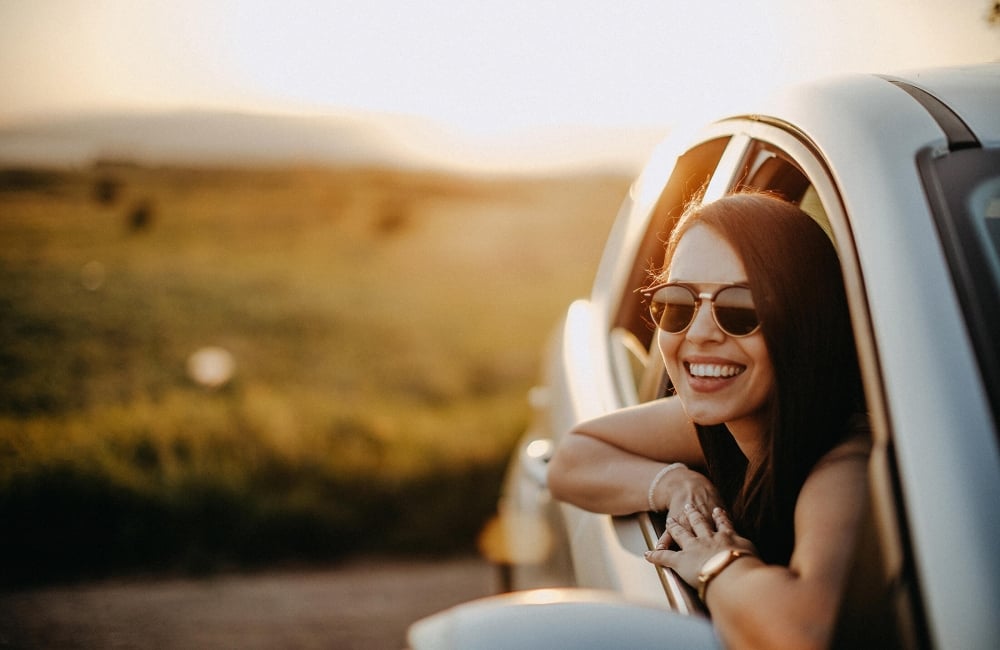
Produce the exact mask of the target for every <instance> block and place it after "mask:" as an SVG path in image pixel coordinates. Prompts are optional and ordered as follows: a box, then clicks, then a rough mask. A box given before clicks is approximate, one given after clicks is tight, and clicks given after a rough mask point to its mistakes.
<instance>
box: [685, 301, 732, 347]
mask: <svg viewBox="0 0 1000 650" xmlns="http://www.w3.org/2000/svg"><path fill="white" fill-rule="evenodd" d="M725 336H726V335H725V333H724V332H723V331H722V330H721V329H719V326H718V325H717V324H716V323H715V319H714V318H712V303H710V302H709V301H707V300H702V301H701V303H699V305H698V309H696V310H695V313H694V319H693V320H692V321H691V325H690V326H689V327H688V329H687V338H688V340H689V341H692V342H695V343H699V342H702V341H721V340H722V339H724V338H725Z"/></svg>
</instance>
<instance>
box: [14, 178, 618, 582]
mask: <svg viewBox="0 0 1000 650" xmlns="http://www.w3.org/2000/svg"><path fill="white" fill-rule="evenodd" d="M627 180H628V179H624V178H618V177H612V176H598V175H594V176H586V175H580V176H565V177H556V178H533V179H492V180H491V179H470V178H463V177H452V176H444V175H435V174H430V173H417V172H403V171H388V170H376V169H319V168H295V169H289V168H281V169H181V168H148V167H140V166H135V165H127V164H97V165H94V166H93V167H89V168H86V169H74V170H18V169H8V170H0V242H2V248H0V521H3V522H4V529H5V531H4V534H3V535H0V558H2V559H0V576H3V578H0V581H4V582H7V583H24V582H36V581H48V580H65V579H74V578H81V577H94V576H101V575H107V574H109V573H121V572H134V571H150V570H153V571H159V570H196V571H198V570H213V569H216V568H218V567H222V566H248V565H259V564H263V563H274V562H286V561H326V560H331V559H336V558H339V557H343V556H344V555H345V554H349V553H382V552H404V553H447V552H452V551H456V550H466V549H470V548H472V547H473V546H474V540H475V537H476V534H477V532H478V530H479V528H480V527H481V525H482V524H483V522H484V521H485V520H486V519H487V518H488V517H489V515H490V514H491V512H492V510H493V507H494V505H495V502H496V496H497V489H498V487H499V482H500V476H501V473H502V471H503V467H504V465H505V463H506V460H507V456H508V454H509V452H510V450H511V447H512V445H513V443H514V441H515V440H516V438H517V437H518V435H519V434H520V433H521V431H522V430H523V428H524V426H525V423H526V417H527V408H526V402H525V392H526V391H527V389H528V388H529V387H530V386H531V383H532V381H533V380H534V378H535V373H536V370H537V360H538V353H539V350H540V348H541V346H542V344H543V342H544V340H545V338H546V336H547V335H548V334H549V332H550V330H551V328H552V326H553V325H554V323H555V322H556V320H557V319H558V318H559V316H560V314H561V312H562V310H563V309H564V308H565V306H566V304H567V303H568V302H569V301H570V300H571V299H573V298H574V297H577V296H579V295H582V294H584V293H585V292H586V291H587V289H588V287H589V284H590V281H591V279H592V275H593V271H594V269H595V266H596V263H597V259H598V257H599V254H600V249H601V246H602V244H603V240H604V237H605V236H606V234H607V231H608V228H609V227H610V224H611V220H612V219H613V216H614V214H615V212H616V210H617V206H618V204H619V203H620V201H621V199H622V198H623V196H624V194H625V192H626V190H627ZM206 346H214V347H219V348H222V349H224V350H226V351H227V352H228V353H229V354H231V356H232V359H233V360H234V362H235V372H234V374H233V376H232V378H231V380H230V381H228V382H227V383H226V384H225V385H223V386H220V387H217V388H206V387H204V386H201V385H199V384H198V383H196V382H195V381H193V380H192V378H191V376H190V375H189V373H188V371H187V363H188V359H189V358H190V356H191V355H192V354H193V353H195V352H196V351H197V350H199V349H201V348H204V347H206Z"/></svg>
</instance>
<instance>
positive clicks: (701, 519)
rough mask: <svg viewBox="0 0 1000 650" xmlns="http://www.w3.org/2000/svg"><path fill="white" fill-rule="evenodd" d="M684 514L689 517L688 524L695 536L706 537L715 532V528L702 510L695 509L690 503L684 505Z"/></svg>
mask: <svg viewBox="0 0 1000 650" xmlns="http://www.w3.org/2000/svg"><path fill="white" fill-rule="evenodd" d="M684 514H686V515H687V519H688V523H689V524H690V525H691V530H693V531H694V534H695V535H698V536H701V537H704V536H708V535H711V534H712V533H714V532H715V529H714V527H713V526H712V524H711V523H710V522H709V521H708V519H707V518H706V517H705V515H703V514H702V512H701V510H700V509H698V508H695V507H694V506H693V505H691V504H690V503H687V504H685V505H684Z"/></svg>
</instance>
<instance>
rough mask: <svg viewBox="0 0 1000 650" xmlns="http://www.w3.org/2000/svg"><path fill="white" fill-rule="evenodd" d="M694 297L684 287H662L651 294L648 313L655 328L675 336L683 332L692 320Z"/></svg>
mask: <svg viewBox="0 0 1000 650" xmlns="http://www.w3.org/2000/svg"><path fill="white" fill-rule="evenodd" d="M694 309H695V296H694V294H692V293H691V292H690V291H689V290H687V289H685V288H684V287H678V286H669V287H662V288H660V289H658V290H657V291H656V293H654V294H653V296H652V299H651V300H650V303H649V313H650V314H652V316H653V321H654V322H655V323H656V325H657V327H659V328H660V329H662V330H663V331H664V332H670V333H672V334H676V333H678V332H682V331H684V328H686V327H687V326H688V325H690V324H691V319H692V318H694Z"/></svg>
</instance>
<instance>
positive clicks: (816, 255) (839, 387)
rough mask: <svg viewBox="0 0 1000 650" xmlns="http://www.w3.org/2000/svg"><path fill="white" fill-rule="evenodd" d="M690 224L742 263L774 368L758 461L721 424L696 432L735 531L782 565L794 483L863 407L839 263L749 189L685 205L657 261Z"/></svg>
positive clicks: (779, 204) (772, 201) (792, 214)
mask: <svg viewBox="0 0 1000 650" xmlns="http://www.w3.org/2000/svg"><path fill="white" fill-rule="evenodd" d="M694 225H704V226H707V227H709V228H711V229H712V230H714V231H715V232H716V233H717V234H719V235H720V236H722V237H723V239H725V240H726V241H727V242H728V243H729V244H730V245H731V246H732V247H733V248H734V249H735V250H736V253H737V254H738V255H739V257H740V259H741V260H742V261H743V265H744V268H745V269H746V272H747V276H748V281H749V285H750V289H751V291H752V292H753V296H754V303H755V305H756V308H757V313H758V315H759V317H760V320H761V332H762V334H763V336H764V342H765V345H766V346H767V351H768V353H769V355H770V357H771V363H772V365H773V366H774V374H775V386H774V391H773V394H772V395H771V398H770V399H769V401H768V405H767V406H766V407H765V408H766V412H765V414H764V415H765V422H766V425H765V428H764V439H763V440H762V445H761V448H762V449H763V450H764V453H763V457H762V458H761V459H760V462H759V463H757V464H756V465H754V466H750V465H749V464H748V462H747V459H746V458H745V457H744V456H743V454H742V452H741V451H740V449H739V447H737V445H736V442H735V440H734V439H733V437H732V435H731V434H730V433H729V430H728V429H727V428H726V426H725V425H724V424H719V425H714V426H701V425H699V426H697V429H698V437H699V439H700V441H701V445H702V448H703V450H704V453H705V457H706V460H707V463H708V472H709V477H710V478H711V479H712V480H713V482H714V483H715V484H716V486H717V487H718V489H719V490H720V492H721V493H722V496H723V498H724V499H725V500H726V501H727V502H728V504H729V508H730V510H731V513H732V515H733V518H734V521H735V524H736V526H737V530H738V531H739V532H740V533H741V534H743V535H746V536H747V537H749V538H750V539H751V540H753V542H754V543H755V544H756V546H757V549H758V551H759V552H760V553H761V556H762V557H763V558H764V559H765V560H766V561H769V562H779V563H783V564H785V563H787V562H788V560H789V558H790V556H791V551H792V545H793V542H794V531H793V525H792V524H793V514H794V509H795V502H796V500H797V499H798V494H799V491H800V490H801V488H802V484H803V483H804V482H805V479H806V477H807V476H808V475H809V472H810V471H811V470H812V468H813V467H814V466H815V465H816V462H817V461H818V460H819V459H820V458H821V457H822V456H823V454H825V453H827V452H828V451H830V450H831V449H832V448H833V447H835V446H836V445H837V444H838V443H839V442H841V441H842V440H844V439H845V438H846V436H847V435H848V431H849V420H850V418H851V416H852V415H853V414H855V413H857V412H859V411H860V410H861V408H862V397H861V395H862V392H861V380H860V372H859V370H858V363H857V353H856V350H855V346H854V336H853V333H852V330H851V323H850V315H849V313H848V308H847V298H846V295H845V293H844V284H843V278H842V276H841V272H840V263H839V260H838V258H837V253H836V250H835V249H834V247H833V243H832V242H831V241H830V239H829V238H828V237H827V235H826V233H825V232H824V231H823V229H822V228H821V227H820V226H819V224H817V223H816V222H815V221H814V220H813V219H812V218H811V217H810V216H809V215H807V214H806V213H804V212H802V211H801V210H799V208H798V207H796V206H795V205H792V204H791V203H787V202H785V201H783V200H781V199H779V198H776V197H773V196H770V195H768V194H763V193H759V192H754V193H739V194H734V195H730V196H727V197H724V198H722V199H719V200H717V201H713V202H710V203H705V204H700V205H695V206H692V207H691V208H689V209H688V210H687V212H686V213H685V214H684V216H683V217H681V220H680V221H679V222H678V224H677V226H676V228H675V229H674V230H673V232H672V233H671V236H670V239H669V241H668V244H667V256H666V268H669V263H670V260H671V259H672V258H673V254H674V251H675V250H676V248H677V243H678V242H679V241H680V239H681V237H683V235H684V234H685V233H686V232H687V231H688V230H690V229H691V227H692V226H694Z"/></svg>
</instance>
